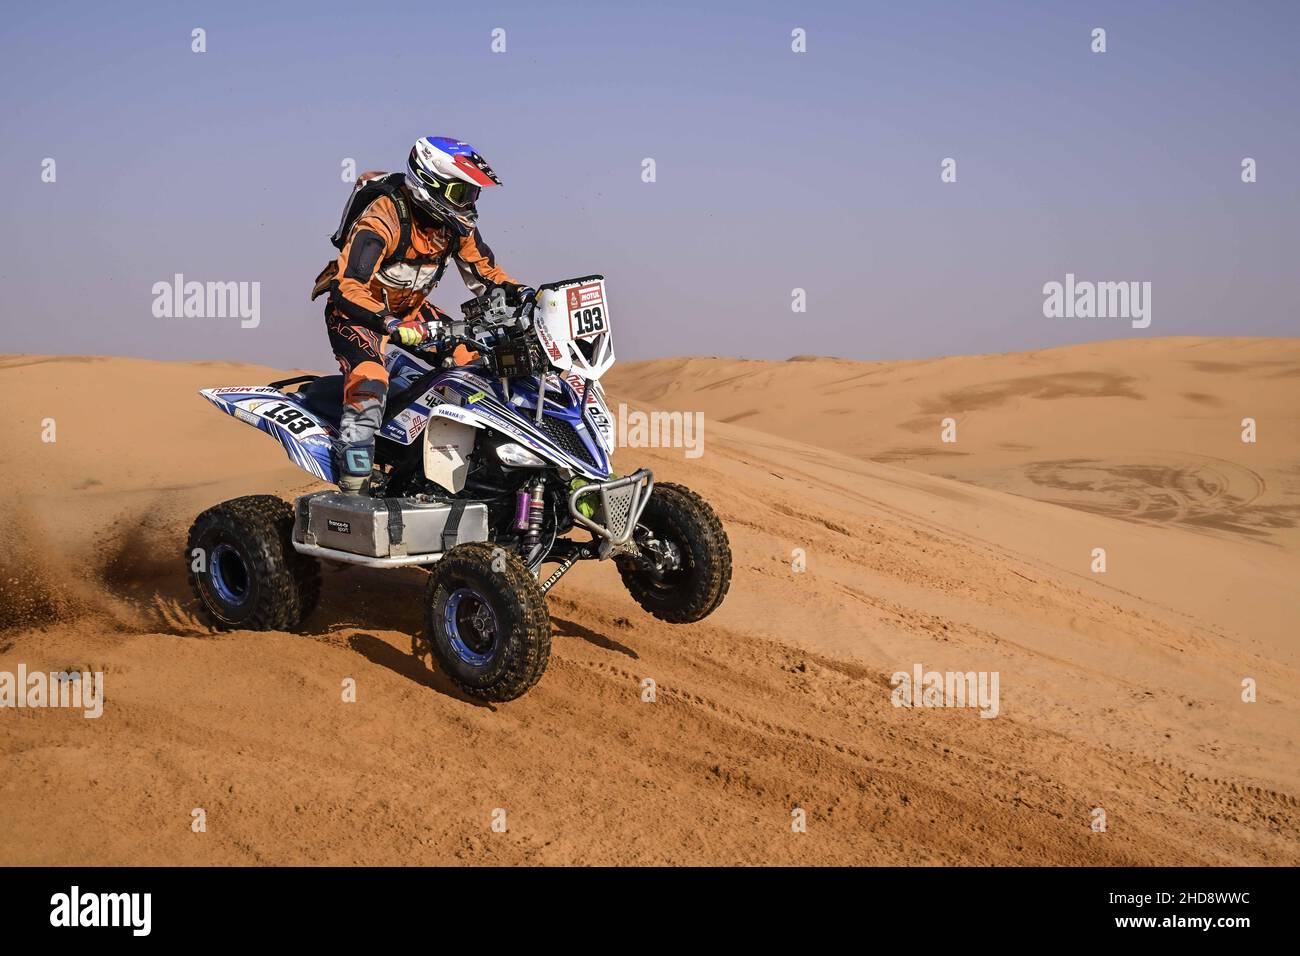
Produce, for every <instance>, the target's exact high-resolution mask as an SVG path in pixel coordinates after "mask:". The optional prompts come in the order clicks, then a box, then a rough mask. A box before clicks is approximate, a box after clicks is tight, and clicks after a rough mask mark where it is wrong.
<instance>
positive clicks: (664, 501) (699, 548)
mask: <svg viewBox="0 0 1300 956" xmlns="http://www.w3.org/2000/svg"><path fill="white" fill-rule="evenodd" d="M637 545H638V547H639V548H640V550H641V555H640V557H633V556H631V555H619V556H618V557H617V558H615V559H614V560H615V564H616V565H617V566H618V573H619V576H620V577H622V579H623V585H624V586H625V587H626V588H627V589H628V592H629V593H630V594H631V595H632V599H633V600H634V601H636V603H637V604H640V605H641V607H643V608H644V609H645V610H647V611H649V612H650V613H651V614H653V615H654V616H655V617H657V618H659V619H660V620H661V621H668V622H669V623H671V624H692V623H694V622H695V621H699V620H702V619H703V618H706V617H708V616H709V615H710V614H712V613H713V612H714V611H715V610H717V607H718V605H719V604H721V603H722V599H723V598H724V597H726V596H727V588H729V587H730V586H731V544H730V542H729V541H728V540H727V532H726V531H725V530H724V529H723V527H722V522H721V521H720V520H719V518H718V516H717V514H716V513H715V512H714V510H713V509H712V508H711V507H709V503H708V502H707V501H705V500H704V499H703V498H701V497H700V496H699V495H697V494H696V493H695V492H693V491H691V490H690V489H689V488H686V487H684V486H682V485H676V484H672V483H671V482H666V481H665V482H660V483H659V484H657V485H655V486H654V490H653V491H652V492H651V494H650V500H649V501H648V502H647V503H646V506H645V510H644V511H643V512H641V520H640V521H639V522H638V523H637Z"/></svg>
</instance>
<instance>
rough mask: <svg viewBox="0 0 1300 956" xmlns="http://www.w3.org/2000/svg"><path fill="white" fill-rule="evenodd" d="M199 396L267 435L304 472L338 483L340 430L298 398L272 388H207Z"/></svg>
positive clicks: (200, 391)
mask: <svg viewBox="0 0 1300 956" xmlns="http://www.w3.org/2000/svg"><path fill="white" fill-rule="evenodd" d="M199 394H200V395H202V396H203V397H204V398H206V399H207V400H208V401H209V402H211V403H212V404H213V405H215V406H217V408H219V409H221V410H222V411H223V412H225V413H226V414H227V415H230V416H232V417H233V418H237V419H239V420H240V421H241V422H243V423H244V424H245V425H252V426H253V427H254V428H256V429H258V430H259V431H263V432H266V433H267V434H268V435H270V436H271V437H272V438H274V439H275V440H276V441H278V442H279V443H280V444H281V445H282V446H283V447H284V452H285V454H286V455H288V456H289V459H290V461H292V462H293V463H294V464H295V465H297V466H298V467H299V468H301V469H302V470H303V471H305V472H307V473H308V474H311V475H315V476H316V477H317V478H319V479H321V480H322V481H328V482H334V481H336V475H335V470H334V455H333V448H334V443H335V442H336V441H337V440H338V437H339V436H338V431H337V429H335V428H334V426H333V425H331V424H329V423H328V422H326V421H323V420H322V419H320V418H318V417H317V416H316V415H314V414H313V413H312V412H310V411H308V410H307V409H306V408H305V407H304V406H303V405H302V404H301V403H300V402H299V401H298V399H297V397H296V396H294V395H286V394H285V393H284V392H282V391H280V390H279V389H278V388H273V387H271V386H270V385H236V386H231V387H227V388H204V389H200V390H199Z"/></svg>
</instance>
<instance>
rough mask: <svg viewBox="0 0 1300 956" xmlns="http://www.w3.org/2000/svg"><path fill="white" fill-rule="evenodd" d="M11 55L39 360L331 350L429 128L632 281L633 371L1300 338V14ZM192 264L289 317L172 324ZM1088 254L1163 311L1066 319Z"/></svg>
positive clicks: (547, 235) (95, 16) (161, 13)
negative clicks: (328, 314) (170, 309)
mask: <svg viewBox="0 0 1300 956" xmlns="http://www.w3.org/2000/svg"><path fill="white" fill-rule="evenodd" d="M1096 27H1102V28H1104V29H1105V30H1106V44H1107V52H1105V53H1100V54H1099V53H1093V52H1092V51H1091V49H1090V46H1091V42H1092V41H1091V35H1090V34H1091V31H1092V30H1093V28H1096ZM195 28H202V29H203V30H205V31H206V45H207V52H205V53H201V54H200V53H194V52H192V51H191V43H192V41H191V31H192V30H194V29H195ZM496 28H501V29H504V31H505V41H506V52H504V53H494V52H493V51H492V31H493V30H494V29H496ZM796 28H802V29H803V30H805V31H806V36H807V52H806V53H795V52H793V51H792V50H791V43H792V38H791V31H792V30H794V29H796ZM0 81H2V82H3V89H4V91H5V95H4V98H3V103H2V104H0V172H2V173H3V177H4V182H5V184H6V187H5V190H4V199H5V202H4V206H5V216H4V229H3V232H0V280H2V281H3V283H4V291H5V301H4V305H3V311H4V317H3V320H0V351H4V352H59V353H83V354H119V355H140V356H150V357H174V358H184V359H198V358H213V359H239V360H247V361H258V362H265V363H268V364H273V365H280V366H305V367H319V368H322V369H324V368H329V367H331V366H332V362H331V360H330V357H329V351H328V348H327V345H326V341H325V335H324V331H323V327H322V319H321V310H320V308H319V306H320V303H319V302H317V303H311V302H309V301H308V299H307V295H308V291H309V289H310V286H311V283H312V280H313V278H314V277H315V275H316V273H317V272H318V270H319V269H320V268H321V266H322V265H323V264H324V263H325V262H326V260H327V258H328V256H329V254H330V252H331V248H330V246H329V244H328V241H327V236H328V235H329V233H330V232H332V231H333V228H334V226H335V224H336V222H337V219H338V215H339V212H340V210H341V207H342V204H343V202H344V199H345V197H346V195H347V192H348V189H349V186H348V184H346V183H344V182H343V181H342V179H341V171H342V164H343V162H344V161H345V160H346V159H348V158H351V159H354V160H355V161H356V163H357V165H358V167H359V168H360V169H362V170H365V169H375V168H380V169H397V168H400V166H401V165H402V163H404V161H405V157H406V153H407V152H408V150H409V149H410V145H411V143H412V142H413V141H414V140H415V139H416V138H417V137H418V136H421V135H425V134H438V135H449V136H454V137H459V138H461V139H464V140H467V141H468V142H470V143H472V144H474V145H475V146H476V147H477V148H478V149H479V151H480V152H481V153H482V154H483V155H484V156H485V157H486V158H487V160H488V162H489V163H491V164H492V166H493V167H494V168H495V169H496V171H497V172H498V174H499V175H500V176H501V178H502V179H503V181H504V183H505V185H504V187H503V188H500V189H495V190H491V191H490V192H488V193H486V194H485V195H484V197H483V198H482V199H481V200H480V203H479V207H480V213H481V224H482V228H483V233H484V235H485V237H486V238H487V239H488V241H489V242H491V244H492V246H493V248H494V249H495V251H496V253H497V257H498V259H499V261H500V263H501V264H502V265H503V266H505V267H506V268H507V269H508V270H510V271H511V272H512V273H514V274H515V275H516V276H517V277H519V278H521V279H523V280H525V281H528V282H531V283H533V284H537V283H540V282H543V281H547V280H556V279H561V278H567V277H571V276H576V275H582V274H587V273H592V272H601V273H604V274H605V275H606V277H607V278H608V281H609V292H610V300H611V306H612V313H613V319H614V328H615V343H616V348H617V351H618V353H619V355H620V357H621V358H623V359H638V358H652V357H659V356H666V355H684V354H703V355H739V356H746V357H759V358H785V357H787V356H790V355H793V354H799V353H819V354H836V355H842V356H847V357H852V358H863V359H868V358H899V357H920V356H930V355H940V354H954V353H971V352H989V351H1009V350H1016V349H1026V348H1038V347H1044V346H1049V345H1055V344H1062V343H1067V342H1078V341H1085V340H1090V339H1104V338H1116V337H1122V336H1155V335H1173V334H1210V335H1228V334H1231V335H1297V334H1300V306H1297V296H1296V293H1295V288H1294V287H1295V282H1294V278H1293V277H1294V275H1295V273H1296V271H1297V252H1298V251H1300V190H1298V186H1297V177H1298V176H1300V3H1296V2H1276V3H1271V2H1250V0H1243V2H1235V3H1227V2H1222V3H1206V2H1165V3H1157V2H1143V0H1127V2H1113V3H1112V2H1094V3H1064V2H1059V3H1053V2H1037V3H1031V2H1023V3H995V2H988V3H981V2H976V0H967V2H948V3H937V2H936V3H928V2H889V3H869V2H853V3H829V2H828V3H815V2H813V3H809V2H793V0H788V2H722V3H713V2H705V0H693V2H681V0H656V2H654V3H627V2H603V3H596V2H588V3H577V2H559V3H545V2H531V3H478V4H452V3H437V2H430V0H424V2H420V3H383V2H374V3H370V2H367V3H358V2H355V0H354V2H348V3H333V2H326V0H313V2H310V3H276V2H261V3H241V2H215V0H213V2H205V3H187V2H160V0H159V2H136V3H122V4H107V3H102V2H96V3H59V2H42V3H22V4H10V5H8V6H7V7H6V10H5V27H4V30H3V33H0ZM945 157H952V158H954V159H955V160H956V161H957V181H956V182H955V183H950V184H945V183H942V182H941V181H940V162H941V161H942V160H943V159H944V158H945ZM1244 157H1252V158H1254V159H1255V160H1256V162H1257V170H1258V181H1257V182H1255V183H1252V184H1246V183H1243V182H1242V181H1241V162H1242V159H1243V158H1244ZM47 158H51V159H54V160H55V163H56V165H55V173H56V179H55V181H54V182H52V183H51V182H43V181H42V163H43V161H44V160H45V159H47ZM646 158H652V159H654V161H655V164H656V170H655V171H656V181H655V182H653V183H646V182H643V181H642V161H643V160H644V159H646ZM175 273H182V274H183V275H184V276H185V278H186V279H187V280H195V281H202V282H207V281H239V282H258V283H260V284H261V299H260V311H261V315H260V324H259V325H258V326H257V327H256V328H243V327H241V324H240V322H239V321H238V320H237V319H230V318H227V319H220V318H207V319H173V318H158V317H155V316H154V314H153V309H152V306H153V299H154V296H153V292H152V287H153V285H154V283H156V282H160V281H170V280H171V277H172V276H173V275H174V274H175ZM1066 273H1073V274H1075V275H1076V276H1077V277H1078V278H1079V279H1091V280H1096V281H1121V280H1132V281H1149V282H1151V284H1152V323H1151V325H1150V327H1149V328H1146V329H1143V330H1136V329H1132V328H1130V326H1129V323H1128V322H1125V321H1117V320H1106V319H1049V318H1045V317H1044V315H1043V298H1044V296H1043V285H1044V283H1047V282H1051V281H1054V280H1055V281H1062V280H1064V277H1065V275H1066ZM795 288H802V289H804V290H806V297H807V311H806V312H804V313H795V312H792V311H791V294H792V290H793V289H795ZM464 298H466V294H465V292H464V290H463V289H462V288H461V286H460V282H459V280H458V279H456V278H454V277H453V278H449V280H448V281H447V282H446V283H444V286H443V288H441V289H440V290H439V291H438V293H437V294H436V301H437V302H438V303H439V304H440V305H441V306H443V307H444V308H447V309H451V308H454V307H455V306H456V305H458V304H459V303H460V302H461V301H463V300H464Z"/></svg>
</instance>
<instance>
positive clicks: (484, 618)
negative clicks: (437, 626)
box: [442, 588, 498, 667]
mask: <svg viewBox="0 0 1300 956" xmlns="http://www.w3.org/2000/svg"><path fill="white" fill-rule="evenodd" d="M442 623H443V627H444V628H445V629H446V632H447V641H448V643H450V644H451V649H452V651H454V652H455V654H456V656H457V657H459V658H460V659H461V660H462V661H464V662H465V663H466V664H469V665H471V666H473V667H483V666H484V665H486V664H487V663H488V662H490V661H491V660H492V652H493V651H495V650H496V644H497V635H498V626H497V615H496V612H495V611H494V610H492V605H491V604H489V603H488V600H487V598H485V597H484V596H483V595H482V594H480V593H479V592H478V591H476V590H474V589H473V588H457V589H456V590H455V591H452V592H451V594H450V596H448V598H447V606H446V607H445V608H444V609H443V612H442Z"/></svg>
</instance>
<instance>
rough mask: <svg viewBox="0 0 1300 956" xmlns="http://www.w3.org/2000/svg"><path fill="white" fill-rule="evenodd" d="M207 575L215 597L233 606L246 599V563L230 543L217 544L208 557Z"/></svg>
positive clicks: (247, 581) (247, 587)
mask: <svg viewBox="0 0 1300 956" xmlns="http://www.w3.org/2000/svg"><path fill="white" fill-rule="evenodd" d="M208 576H209V577H210V578H211V579H212V588H213V590H214V591H216V592H217V597H219V598H221V600H222V601H223V602H224V603H226V604H229V605H231V606H233V607H238V606H239V605H241V604H243V603H244V602H245V601H247V600H248V592H249V580H248V565H247V564H246V563H245V562H244V556H243V555H242V554H240V553H239V552H238V551H236V550H235V549H234V548H233V547H232V546H231V545H228V544H219V545H217V546H216V547H215V548H213V549H212V554H211V555H210V556H209V557H208Z"/></svg>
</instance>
